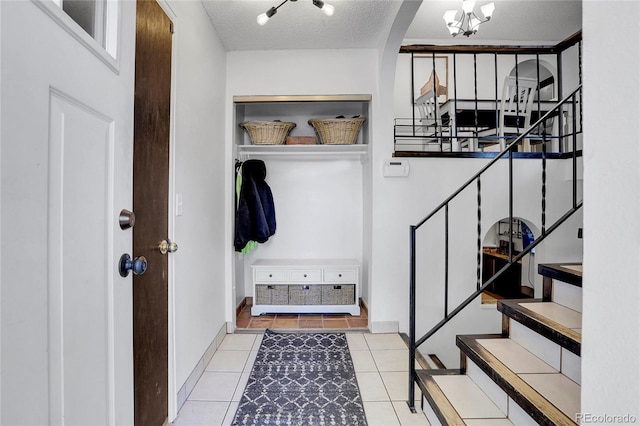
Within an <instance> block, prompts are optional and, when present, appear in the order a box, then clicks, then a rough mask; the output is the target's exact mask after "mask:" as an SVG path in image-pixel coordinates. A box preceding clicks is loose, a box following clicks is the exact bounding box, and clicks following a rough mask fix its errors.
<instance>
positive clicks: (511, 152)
mask: <svg viewBox="0 0 640 426" xmlns="http://www.w3.org/2000/svg"><path fill="white" fill-rule="evenodd" d="M516 145H517V144H515V145H513V146H512V147H511V148H509V263H511V262H513V150H514V149H515V147H516Z"/></svg>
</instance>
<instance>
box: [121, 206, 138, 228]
mask: <svg viewBox="0 0 640 426" xmlns="http://www.w3.org/2000/svg"><path fill="white" fill-rule="evenodd" d="M118 222H119V223H120V229H123V230H124V229H129V228H133V226H134V225H135V224H136V215H135V214H134V213H133V212H132V211H130V210H127V209H122V210H121V211H120V216H119V217H118Z"/></svg>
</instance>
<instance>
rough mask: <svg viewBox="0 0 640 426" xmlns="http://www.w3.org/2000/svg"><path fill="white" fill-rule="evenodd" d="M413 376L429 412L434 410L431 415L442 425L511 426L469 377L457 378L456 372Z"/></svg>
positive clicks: (427, 372)
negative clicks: (425, 400)
mask: <svg viewBox="0 0 640 426" xmlns="http://www.w3.org/2000/svg"><path fill="white" fill-rule="evenodd" d="M417 373H418V377H419V378H420V379H421V382H422V383H421V385H422V386H421V387H423V388H424V389H423V392H424V393H425V397H426V398H427V399H428V400H429V402H430V405H431V407H432V408H434V407H436V408H434V413H435V414H436V416H437V417H438V420H440V421H441V422H442V424H446V425H465V424H469V423H468V422H469V421H472V422H473V421H475V422H476V423H477V422H484V424H500V425H502V424H505V425H509V424H511V422H508V420H507V419H506V414H505V413H503V412H502V411H501V410H500V409H499V408H498V407H497V406H496V405H495V404H494V403H493V401H491V399H490V398H489V397H488V396H487V395H486V394H485V393H484V392H483V391H482V389H480V388H479V387H478V385H476V384H475V382H474V381H473V380H472V379H471V378H470V377H469V376H467V375H463V374H460V370H424V371H418V372H417ZM425 391H426V392H425ZM504 421H507V422H508V423H504Z"/></svg>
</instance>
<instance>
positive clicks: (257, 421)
mask: <svg viewBox="0 0 640 426" xmlns="http://www.w3.org/2000/svg"><path fill="white" fill-rule="evenodd" d="M232 424H233V425H256V426H257V425H260V426H262V425H305V426H307V425H308V426H312V425H349V426H357V425H366V424H367V420H366V418H365V415H364V407H363V405H362V398H361V397H360V391H359V390H358V383H357V382H356V375H355V371H354V369H353V361H352V360H351V355H350V354H349V348H348V346H347V338H346V336H345V335H344V333H275V332H272V331H270V330H267V331H266V332H265V334H264V338H263V340H262V344H261V346H260V349H259V350H258V355H257V358H256V361H255V364H254V365H253V369H252V370H251V375H250V377H249V382H248V383H247V387H246V388H245V390H244V393H243V394H242V399H241V400H240V404H239V406H238V410H237V411H236V415H235V417H234V419H233V423H232Z"/></svg>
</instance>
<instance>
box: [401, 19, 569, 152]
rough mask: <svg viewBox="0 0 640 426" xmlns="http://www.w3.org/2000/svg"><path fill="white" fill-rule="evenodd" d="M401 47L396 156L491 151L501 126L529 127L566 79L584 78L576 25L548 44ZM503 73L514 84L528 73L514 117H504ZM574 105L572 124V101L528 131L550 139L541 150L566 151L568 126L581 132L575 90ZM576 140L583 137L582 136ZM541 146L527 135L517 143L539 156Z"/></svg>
mask: <svg viewBox="0 0 640 426" xmlns="http://www.w3.org/2000/svg"><path fill="white" fill-rule="evenodd" d="M400 53H401V55H400V60H399V65H398V73H397V76H396V79H397V80H396V87H397V89H396V93H397V94H396V113H395V115H396V117H398V118H396V119H395V121H394V141H395V149H394V151H395V156H434V155H435V156H439V155H447V156H449V155H455V156H459V155H461V153H464V154H463V155H462V156H468V153H475V152H485V153H486V152H492V154H485V155H484V156H495V155H496V153H497V152H498V151H500V149H501V148H502V147H504V144H502V146H500V144H499V142H500V138H504V137H506V136H503V135H501V133H502V129H503V128H505V127H512V128H513V127H518V128H519V129H518V132H516V133H519V130H520V129H522V130H524V129H525V128H528V127H529V126H530V124H531V123H533V122H535V121H536V120H537V119H538V118H540V117H541V116H542V115H544V114H545V113H546V112H548V111H549V109H550V108H551V107H552V106H553V105H555V104H556V102H557V100H558V99H562V98H563V97H564V96H565V90H564V88H565V87H576V86H578V85H580V84H582V72H581V69H582V33H581V32H580V31H579V32H577V33H576V34H574V35H572V36H571V37H568V38H567V39H566V40H564V41H562V42H560V43H558V44H557V45H552V46H432V45H410V46H402V47H401V49H400ZM509 79H511V80H515V81H516V84H518V82H520V84H521V87H520V88H519V89H522V87H523V86H525V85H526V84H527V83H526V81H534V82H535V90H534V91H533V92H532V93H531V98H532V99H531V100H532V102H531V103H530V104H528V103H526V102H525V103H523V104H522V105H518V107H519V108H520V110H519V111H518V119H517V120H516V121H515V122H512V123H505V120H508V117H507V118H505V115H504V111H503V109H504V104H503V101H505V100H507V99H506V98H507V96H506V95H505V93H506V92H505V89H506V86H507V83H508V80H509ZM518 92H522V90H519V91H518ZM405 93H406V94H405ZM512 95H513V94H512ZM405 99H406V100H410V102H407V101H405ZM576 106H577V113H578V114H579V116H580V119H578V120H576V123H577V124H578V126H576V127H575V128H568V123H572V122H573V119H572V117H571V116H570V114H571V109H566V110H563V111H557V113H556V115H555V116H549V117H548V119H547V120H546V122H545V123H544V125H545V127H539V128H537V129H536V130H535V131H534V133H536V134H538V135H541V136H542V135H544V136H545V137H546V139H547V140H549V141H550V144H549V146H547V154H548V155H550V156H551V157H553V156H558V155H561V154H562V153H569V152H571V150H572V147H571V146H570V141H572V140H573V139H572V134H573V133H577V134H578V135H580V134H581V132H582V125H581V123H582V119H581V117H582V96H581V94H580V95H579V96H578V97H577V98H576ZM509 125H510V126H509ZM492 133H493V134H492ZM537 140H539V139H537ZM577 142H578V144H581V136H579V137H578V139H577ZM499 147H500V148H499ZM541 149H542V148H541V146H539V145H536V144H531V145H530V144H528V143H527V144H525V146H524V147H523V148H522V151H526V152H534V153H537V154H538V155H537V156H538V157H539V156H540V153H541ZM578 149H580V148H578ZM443 153H444V154H443ZM452 153H453V154H452Z"/></svg>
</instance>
